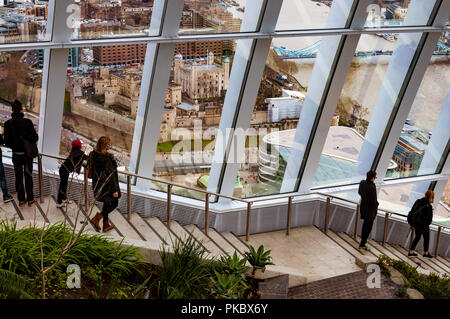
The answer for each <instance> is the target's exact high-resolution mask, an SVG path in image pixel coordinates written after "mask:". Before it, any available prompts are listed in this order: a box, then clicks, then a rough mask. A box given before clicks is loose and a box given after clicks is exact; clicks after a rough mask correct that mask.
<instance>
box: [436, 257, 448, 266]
mask: <svg viewBox="0 0 450 319" xmlns="http://www.w3.org/2000/svg"><path fill="white" fill-rule="evenodd" d="M436 259H437V260H439V261H440V262H441V264H443V265H445V266H446V267H447V268H448V269H450V262H449V261H447V259H446V258H443V257H441V256H436Z"/></svg>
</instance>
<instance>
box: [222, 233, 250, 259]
mask: <svg viewBox="0 0 450 319" xmlns="http://www.w3.org/2000/svg"><path fill="white" fill-rule="evenodd" d="M222 235H223V236H224V237H225V238H226V239H228V241H230V242H231V243H232V244H233V245H234V247H236V248H237V249H238V251H239V253H240V254H241V255H244V254H245V253H246V252H248V251H249V248H248V246H247V245H245V244H244V243H243V242H242V241H241V240H240V239H239V238H238V237H236V236H235V235H234V234H233V233H232V232H223V233H222Z"/></svg>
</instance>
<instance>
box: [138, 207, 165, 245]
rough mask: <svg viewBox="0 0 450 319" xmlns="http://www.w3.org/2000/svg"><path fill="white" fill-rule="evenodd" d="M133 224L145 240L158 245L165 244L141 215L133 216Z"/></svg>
mask: <svg viewBox="0 0 450 319" xmlns="http://www.w3.org/2000/svg"><path fill="white" fill-rule="evenodd" d="M131 223H132V224H133V225H134V227H136V228H137V230H138V231H139V232H140V233H141V235H142V236H144V238H145V240H147V241H150V242H154V243H158V245H161V244H164V243H163V241H162V240H161V238H159V237H158V235H157V234H155V232H154V231H153V230H152V229H151V228H150V227H149V226H148V224H147V223H146V222H145V221H144V219H143V218H142V217H141V216H140V215H139V214H137V213H134V214H131Z"/></svg>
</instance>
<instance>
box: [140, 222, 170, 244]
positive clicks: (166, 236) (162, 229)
mask: <svg viewBox="0 0 450 319" xmlns="http://www.w3.org/2000/svg"><path fill="white" fill-rule="evenodd" d="M145 220H146V221H147V222H148V223H149V224H150V225H151V226H152V227H153V229H154V230H155V231H156V232H157V233H158V234H159V236H161V237H162V238H163V240H164V241H165V242H166V243H167V245H169V246H172V242H175V241H176V239H177V237H176V236H175V235H174V234H173V233H172V232H171V231H170V230H169V228H167V226H166V225H165V224H164V223H163V222H162V221H161V220H160V219H159V218H157V217H147V218H145Z"/></svg>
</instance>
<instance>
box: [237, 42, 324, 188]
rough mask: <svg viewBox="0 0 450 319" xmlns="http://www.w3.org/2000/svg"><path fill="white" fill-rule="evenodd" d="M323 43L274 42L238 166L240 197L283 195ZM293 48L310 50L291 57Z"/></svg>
mask: <svg viewBox="0 0 450 319" xmlns="http://www.w3.org/2000/svg"><path fill="white" fill-rule="evenodd" d="M320 42H321V38H318V37H301V38H277V39H274V40H273V41H272V44H273V46H272V48H271V49H270V52H269V56H268V59H267V61H266V67H265V70H264V73H263V78H262V81H261V84H260V87H259V92H258V95H257V98H256V103H255V107H254V109H253V114H252V119H251V121H250V129H249V130H248V131H247V139H246V143H245V145H246V149H245V162H244V163H243V164H241V168H240V170H239V176H238V180H237V182H236V183H237V185H236V188H235V195H236V196H239V195H241V193H242V195H241V196H242V197H253V196H260V195H271V194H278V193H280V189H281V184H282V180H283V176H284V174H285V170H286V164H287V160H288V156H289V153H290V148H291V146H292V143H293V142H294V136H295V131H296V128H297V124H298V121H299V117H300V116H301V112H302V105H303V102H304V99H305V95H306V92H307V90H308V85H309V81H310V78H311V74H312V70H313V68H314V63H315V60H316V59H315V57H316V54H317V52H318V48H319V45H320ZM278 48H284V49H283V50H279V49H278ZM294 48H309V49H307V50H306V49H305V50H304V52H305V54H303V55H300V54H298V55H296V56H294V58H290V59H286V58H285V57H286V55H289V54H290V52H293V50H292V49H294ZM297 52H298V51H297ZM240 188H241V190H240Z"/></svg>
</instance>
